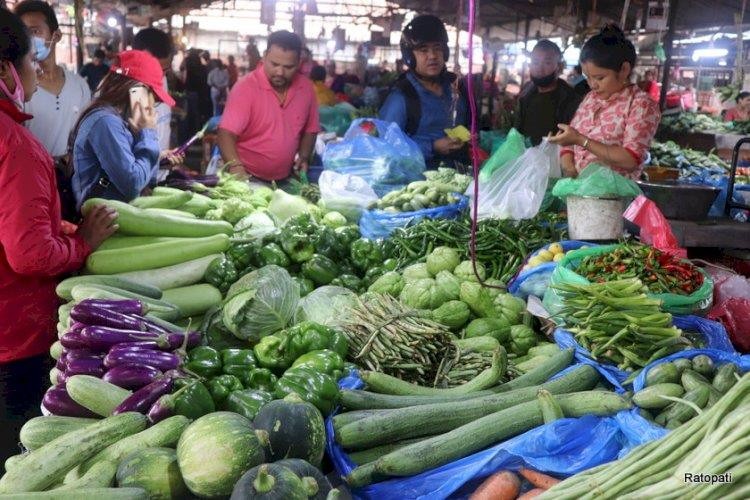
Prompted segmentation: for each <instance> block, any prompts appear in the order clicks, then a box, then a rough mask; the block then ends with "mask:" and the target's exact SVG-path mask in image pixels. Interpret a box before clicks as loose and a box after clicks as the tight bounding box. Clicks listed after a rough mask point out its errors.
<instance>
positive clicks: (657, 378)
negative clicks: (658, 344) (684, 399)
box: [646, 362, 680, 386]
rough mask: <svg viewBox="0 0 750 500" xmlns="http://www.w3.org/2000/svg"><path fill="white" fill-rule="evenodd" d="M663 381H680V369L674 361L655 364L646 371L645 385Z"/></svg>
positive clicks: (663, 382) (675, 382)
mask: <svg viewBox="0 0 750 500" xmlns="http://www.w3.org/2000/svg"><path fill="white" fill-rule="evenodd" d="M665 383H669V384H679V383H680V371H679V370H678V369H677V367H676V366H675V365H674V363H670V362H666V363H662V364H660V365H656V366H655V367H653V368H651V369H650V370H649V371H648V373H646V386H650V385H656V384H665Z"/></svg>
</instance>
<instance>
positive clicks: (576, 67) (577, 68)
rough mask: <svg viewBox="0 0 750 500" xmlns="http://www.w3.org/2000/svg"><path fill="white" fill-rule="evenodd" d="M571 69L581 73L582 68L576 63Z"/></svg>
mask: <svg viewBox="0 0 750 500" xmlns="http://www.w3.org/2000/svg"><path fill="white" fill-rule="evenodd" d="M573 71H575V72H576V73H578V74H579V75H582V74H583V68H582V67H581V65H580V64H576V65H575V66H573Z"/></svg>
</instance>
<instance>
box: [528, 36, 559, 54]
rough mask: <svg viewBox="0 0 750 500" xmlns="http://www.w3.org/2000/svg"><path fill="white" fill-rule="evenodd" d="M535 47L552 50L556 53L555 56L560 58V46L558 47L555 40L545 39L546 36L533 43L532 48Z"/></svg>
mask: <svg viewBox="0 0 750 500" xmlns="http://www.w3.org/2000/svg"><path fill="white" fill-rule="evenodd" d="M536 49H540V50H547V51H549V52H554V53H555V54H557V57H559V58H561V59H562V50H560V47H558V46H557V44H556V43H555V42H552V41H550V40H547V39H546V38H545V39H544V40H539V41H538V42H537V44H536V45H534V50H536ZM532 52H533V51H532Z"/></svg>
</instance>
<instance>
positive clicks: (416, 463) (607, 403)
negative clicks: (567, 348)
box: [347, 391, 630, 487]
mask: <svg viewBox="0 0 750 500" xmlns="http://www.w3.org/2000/svg"><path fill="white" fill-rule="evenodd" d="M558 402H559V403H560V407H561V408H562V409H563V412H564V413H565V414H566V415H570V416H571V417H581V416H584V415H599V416H607V415H612V414H614V413H617V412H619V411H622V410H626V409H628V408H630V403H628V402H627V401H626V400H625V399H623V398H622V397H621V396H618V395H617V394H614V393H611V392H603V391H587V392H578V393H573V394H562V395H560V396H558ZM543 422H544V419H543V418H542V411H541V407H540V405H539V402H538V401H536V400H532V401H528V402H526V403H521V404H519V405H516V406H513V407H511V408H506V409H504V410H501V411H498V412H495V413H491V414H489V415H486V416H484V417H482V418H480V419H477V420H474V421H472V422H470V423H467V424H466V425H463V426H461V427H458V428H457V429H454V430H452V431H450V432H447V433H445V434H441V435H439V436H435V437H433V438H429V439H426V440H424V441H420V442H418V443H414V444H411V445H409V446H406V447H404V448H401V449H399V450H396V451H393V452H391V453H389V454H387V455H385V456H383V457H381V458H379V459H378V460H376V461H375V462H373V463H374V466H375V467H374V468H375V472H376V473H380V474H385V475H388V476H413V475H415V474H419V473H420V472H423V471H425V470H428V469H432V468H434V467H439V466H441V465H443V464H446V463H449V462H452V461H454V460H458V459H460V458H463V457H465V456H467V455H470V454H472V453H474V452H476V451H479V450H481V449H483V448H486V447H488V446H490V445H492V444H495V443H497V442H500V441H503V440H504V439H507V438H509V437H512V436H516V435H518V434H521V433H523V432H526V431H527V430H529V429H533V428H534V427H538V426H539V425H541V424H542V423H543ZM355 470H356V469H355ZM349 479H350V477H349V476H347V482H349V484H350V486H353V487H359V486H364V485H365V484H363V483H361V482H355V484H353V483H352V482H350V481H349Z"/></svg>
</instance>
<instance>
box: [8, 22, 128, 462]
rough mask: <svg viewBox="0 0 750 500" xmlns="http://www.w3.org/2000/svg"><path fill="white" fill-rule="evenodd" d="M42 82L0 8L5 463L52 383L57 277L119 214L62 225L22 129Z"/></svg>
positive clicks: (34, 146)
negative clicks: (66, 228) (68, 228)
mask: <svg viewBox="0 0 750 500" xmlns="http://www.w3.org/2000/svg"><path fill="white" fill-rule="evenodd" d="M36 86H37V66H36V62H35V51H34V50H33V48H32V42H31V39H30V38H29V35H28V33H27V31H26V28H25V27H24V25H23V23H22V22H21V20H20V19H19V18H18V17H16V16H15V15H14V14H12V13H10V12H9V11H7V10H4V9H0V190H2V193H3V196H2V198H3V201H2V203H0V461H2V462H4V461H5V458H7V457H8V456H10V455H14V454H16V453H19V452H20V449H19V448H18V445H17V443H18V431H19V429H20V427H21V425H23V423H24V421H26V420H28V418H30V417H32V416H34V415H35V414H39V411H40V406H39V405H40V402H41V397H42V395H43V393H44V390H45V389H46V387H47V386H48V385H49V380H48V370H49V366H48V359H49V354H48V350H49V347H50V345H52V342H53V341H54V340H55V323H56V322H57V319H56V316H57V311H56V309H57V307H58V300H57V297H56V296H55V286H56V285H57V282H58V281H59V277H60V276H61V275H64V274H66V273H70V272H72V271H75V270H76V269H78V268H79V267H81V266H82V265H83V262H84V260H85V259H86V256H87V255H88V254H89V253H91V251H92V250H93V249H95V248H96V247H98V246H99V244H100V243H101V242H102V241H104V240H105V239H106V238H107V237H108V236H109V235H111V234H112V233H113V232H114V231H115V230H116V229H117V226H116V225H115V218H116V213H114V212H112V211H110V210H108V209H106V208H105V207H103V206H100V207H97V208H96V209H95V210H94V211H93V212H92V213H91V214H90V215H89V217H87V218H86V220H85V221H83V222H82V223H81V225H80V226H79V227H78V229H77V231H76V232H75V233H74V234H71V235H65V234H63V232H62V229H61V219H60V199H59V196H58V193H57V187H56V184H55V172H54V166H53V163H52V158H51V157H50V155H49V154H48V153H47V151H46V150H45V148H44V146H43V145H42V144H41V143H40V142H39V141H38V140H37V139H36V138H34V136H33V135H31V133H30V132H29V131H28V130H27V129H26V128H24V127H23V122H24V121H26V120H28V119H30V118H31V116H29V115H26V114H24V113H22V112H21V107H22V106H23V103H24V102H28V101H29V100H30V99H31V95H32V94H33V93H34V91H35V90H36Z"/></svg>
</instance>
